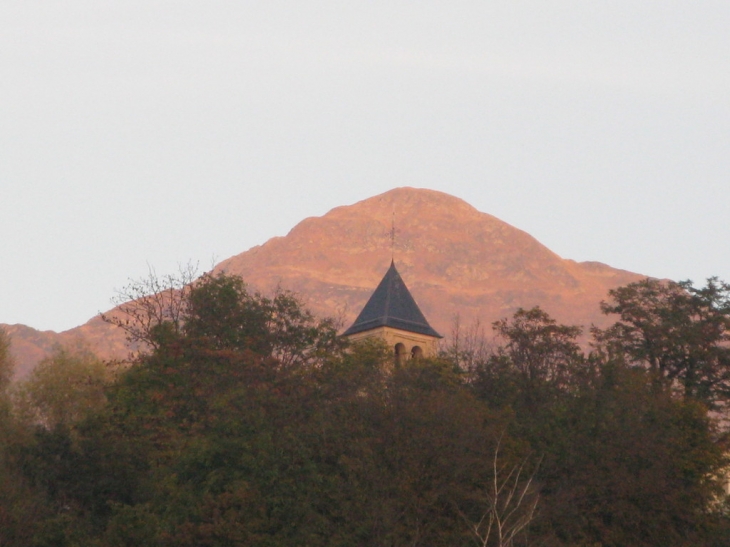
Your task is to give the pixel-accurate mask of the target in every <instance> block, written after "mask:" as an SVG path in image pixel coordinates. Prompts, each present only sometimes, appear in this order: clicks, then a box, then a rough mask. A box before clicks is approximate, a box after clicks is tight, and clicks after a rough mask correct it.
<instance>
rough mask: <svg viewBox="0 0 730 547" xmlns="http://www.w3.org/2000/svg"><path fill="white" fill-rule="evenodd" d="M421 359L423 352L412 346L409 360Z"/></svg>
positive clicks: (418, 347) (419, 348)
mask: <svg viewBox="0 0 730 547" xmlns="http://www.w3.org/2000/svg"><path fill="white" fill-rule="evenodd" d="M421 357H423V350H422V349H421V347H420V346H413V349H411V358H412V359H420V358H421Z"/></svg>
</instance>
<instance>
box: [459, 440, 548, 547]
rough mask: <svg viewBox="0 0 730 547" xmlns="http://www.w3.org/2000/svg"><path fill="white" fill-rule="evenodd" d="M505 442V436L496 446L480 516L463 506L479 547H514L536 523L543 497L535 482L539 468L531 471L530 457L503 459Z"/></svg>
mask: <svg viewBox="0 0 730 547" xmlns="http://www.w3.org/2000/svg"><path fill="white" fill-rule="evenodd" d="M501 444H502V437H500V439H499V440H498V441H497V446H496V447H495V448H494V455H493V457H492V459H491V462H490V463H491V465H490V469H489V475H490V476H489V478H488V480H487V481H486V484H485V486H484V488H483V490H481V491H479V492H478V494H479V498H480V499H478V501H477V506H478V510H477V511H476V518H475V519H472V518H470V517H469V515H468V514H467V513H465V512H464V511H463V510H462V509H459V515H460V516H461V517H462V518H463V519H464V522H465V523H466V524H467V527H468V528H469V531H470V532H471V533H472V534H473V536H474V539H475V540H476V543H477V545H479V547H487V546H488V545H494V546H495V547H511V546H512V545H513V544H514V541H515V539H516V538H517V537H518V535H519V534H521V533H522V532H523V531H524V530H525V528H526V527H527V526H529V525H530V523H531V522H532V520H533V518H534V516H535V510H536V509H537V504H538V501H539V499H540V495H539V490H538V488H537V485H536V484H535V477H536V475H537V468H535V469H534V470H532V471H531V472H530V471H529V470H528V469H527V465H528V460H527V459H524V460H523V461H521V462H519V463H515V464H514V465H510V464H505V463H504V462H503V461H502V459H501V458H500V453H499V452H500V447H501ZM538 467H539V466H538Z"/></svg>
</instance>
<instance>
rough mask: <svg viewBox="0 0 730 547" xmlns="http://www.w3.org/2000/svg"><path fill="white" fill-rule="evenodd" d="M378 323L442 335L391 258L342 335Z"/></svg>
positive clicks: (371, 327)
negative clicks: (422, 308)
mask: <svg viewBox="0 0 730 547" xmlns="http://www.w3.org/2000/svg"><path fill="white" fill-rule="evenodd" d="M378 327H392V328H394V329H400V330H404V331H408V332H416V333H419V334H425V335H427V336H434V337H436V338H441V335H439V333H437V332H436V331H435V330H433V328H431V325H429V324H428V321H426V318H425V317H424V315H423V313H421V310H420V309H419V308H418V304H416V301H415V300H414V299H413V296H411V293H410V291H409V290H408V287H406V284H405V283H404V282H403V278H401V276H400V274H399V273H398V270H396V268H395V262H394V261H393V260H391V262H390V268H388V271H387V272H386V274H385V276H384V277H383V279H382V281H381V282H380V284H379V285H378V287H377V288H376V289H375V292H373V294H372V296H371V297H370V300H368V302H367V304H365V307H364V308H363V309H362V311H361V312H360V315H358V316H357V319H355V322H354V323H353V324H352V326H351V327H350V328H349V329H347V330H346V331H345V332H344V336H349V335H351V334H355V333H358V332H363V331H366V330H370V329H375V328H378Z"/></svg>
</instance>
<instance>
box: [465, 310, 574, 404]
mask: <svg viewBox="0 0 730 547" xmlns="http://www.w3.org/2000/svg"><path fill="white" fill-rule="evenodd" d="M493 328H494V330H495V332H496V334H497V336H496V342H497V346H496V349H495V351H494V352H493V353H492V354H491V355H490V356H489V357H488V358H487V359H486V361H483V362H482V363H480V364H478V365H477V367H476V372H475V375H474V376H475V380H474V387H475V389H476V390H477V392H478V393H480V396H481V397H483V398H485V399H487V400H488V401H489V402H490V404H492V405H495V406H510V405H512V406H514V405H517V406H519V407H525V408H526V409H528V410H529V411H530V412H532V413H534V412H536V411H537V410H538V409H540V408H542V410H545V409H547V406H546V405H551V404H553V403H555V402H557V401H559V399H560V397H561V396H563V395H564V394H565V393H566V392H567V391H568V390H570V389H571V388H572V387H573V386H574V384H575V383H576V382H577V381H578V379H579V378H580V375H581V374H582V371H583V369H584V365H585V359H584V356H583V352H582V351H581V349H580V346H579V345H578V343H577V342H576V339H577V338H578V336H579V335H580V333H581V329H580V327H574V326H567V325H560V324H558V323H557V322H556V321H555V320H554V319H552V318H551V317H550V316H549V315H548V314H547V313H546V312H545V311H543V310H542V309H540V308H539V307H535V308H532V309H530V310H524V309H522V308H520V309H519V310H517V311H516V312H515V314H514V315H513V317H512V318H511V319H509V320H508V319H501V320H500V321H496V322H495V323H494V324H493Z"/></svg>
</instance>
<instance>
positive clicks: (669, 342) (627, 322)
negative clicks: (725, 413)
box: [594, 278, 730, 407]
mask: <svg viewBox="0 0 730 547" xmlns="http://www.w3.org/2000/svg"><path fill="white" fill-rule="evenodd" d="M609 296H610V297H611V302H610V303H605V302H604V303H603V304H602V305H601V309H602V310H603V312H604V313H606V314H617V315H619V320H618V321H617V322H616V323H615V324H614V325H613V326H611V327H609V328H608V329H606V330H605V331H600V330H598V329H595V330H594V334H595V337H596V339H597V341H598V343H599V350H600V351H602V352H604V353H605V354H606V355H607V356H609V357H611V358H618V359H622V360H624V361H625V362H627V363H629V364H632V365H638V366H644V367H647V368H648V369H649V370H650V371H651V372H652V373H653V374H654V377H655V380H656V381H657V382H662V383H664V384H665V385H666V386H667V387H672V386H674V385H678V386H681V389H682V391H683V394H684V396H685V397H686V398H692V399H696V400H698V401H701V402H703V403H705V404H707V405H709V406H710V407H716V406H717V405H718V404H722V403H725V402H727V401H728V400H729V399H730V345H728V342H730V285H727V284H726V283H723V282H721V281H718V280H717V279H716V278H712V279H709V280H708V281H707V285H706V286H705V287H703V288H695V287H693V286H692V284H691V283H690V282H689V281H684V282H681V283H674V282H671V281H658V280H655V279H645V280H643V281H639V282H636V283H631V284H629V285H626V286H625V287H620V288H618V289H615V290H612V291H610V292H609Z"/></svg>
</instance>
